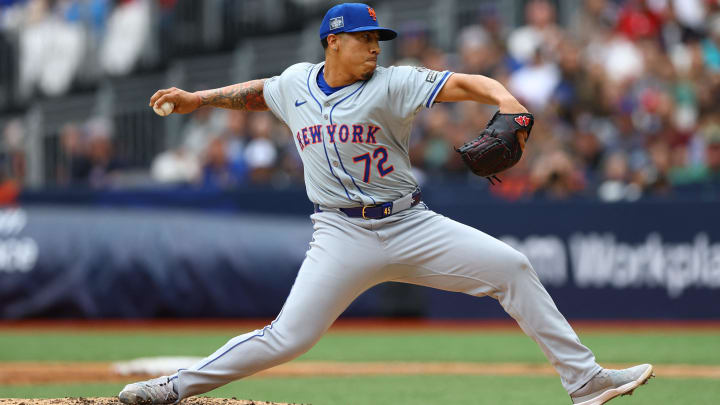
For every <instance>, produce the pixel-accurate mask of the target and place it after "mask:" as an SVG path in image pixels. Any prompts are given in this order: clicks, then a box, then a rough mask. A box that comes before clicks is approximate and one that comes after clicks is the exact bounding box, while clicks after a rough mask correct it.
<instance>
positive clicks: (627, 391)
mask: <svg viewBox="0 0 720 405" xmlns="http://www.w3.org/2000/svg"><path fill="white" fill-rule="evenodd" d="M648 365H649V366H650V367H648V369H647V370H645V372H644V373H642V375H641V376H640V378H638V379H637V380H635V381H631V382H629V383H627V384H625V385H621V386H619V387H617V388H612V389H609V390H607V391H605V392H603V393H602V394H600V395H598V396H597V397H595V398H593V399H591V400H589V401H585V402H580V403H577V404H575V405H602V404H604V403H606V402H608V401H610V400H611V399H613V398H617V397H618V396H623V395H632V393H633V391H635V388H637V387H639V386H641V385H643V384H647V382H648V380H650V379H651V378H653V377H655V374H653V366H652V364H648Z"/></svg>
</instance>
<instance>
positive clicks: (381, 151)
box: [353, 146, 395, 183]
mask: <svg viewBox="0 0 720 405" xmlns="http://www.w3.org/2000/svg"><path fill="white" fill-rule="evenodd" d="M387 159H388V152H387V149H385V147H384V146H379V147H377V148H375V150H373V151H372V153H371V152H368V153H363V154H362V155H358V156H355V157H354V158H353V162H355V163H356V164H358V163H365V171H364V172H363V181H364V182H365V183H369V182H370V172H371V171H372V170H371V169H372V167H373V163H375V165H374V166H375V167H376V168H377V171H378V174H379V175H380V177H385V176H386V175H388V174H389V173H391V172H392V171H393V170H395V167H393V165H390V166H387V167H386V166H385V164H386V163H387Z"/></svg>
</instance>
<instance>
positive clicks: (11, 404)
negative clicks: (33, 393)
mask: <svg viewBox="0 0 720 405" xmlns="http://www.w3.org/2000/svg"><path fill="white" fill-rule="evenodd" d="M182 403H183V404H185V405H300V404H286V403H279V402H265V401H252V400H239V399H235V398H232V399H228V398H208V397H192V398H188V399H184V400H183V402H182ZM0 405H121V403H120V401H118V399H117V398H82V397H80V398H44V399H26V398H0Z"/></svg>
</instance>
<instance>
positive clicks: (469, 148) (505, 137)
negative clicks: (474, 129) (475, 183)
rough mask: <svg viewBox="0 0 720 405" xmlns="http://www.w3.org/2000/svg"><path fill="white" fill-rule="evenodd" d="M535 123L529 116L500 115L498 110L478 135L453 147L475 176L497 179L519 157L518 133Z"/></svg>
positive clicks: (520, 151) (520, 154) (526, 114)
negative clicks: (463, 143)
mask: <svg viewBox="0 0 720 405" xmlns="http://www.w3.org/2000/svg"><path fill="white" fill-rule="evenodd" d="M534 122H535V120H534V118H533V116H532V114H529V113H522V114H501V113H500V111H498V112H496V113H495V115H493V117H492V118H491V119H490V122H488V125H487V127H486V128H485V129H484V130H483V131H482V132H481V133H480V136H478V137H477V138H475V139H473V140H472V141H470V142H468V143H466V144H465V145H463V146H461V147H459V148H456V149H455V150H456V151H457V152H458V153H460V156H461V157H462V159H463V161H464V162H465V164H466V165H467V166H468V167H469V168H470V170H472V172H473V173H475V174H477V175H478V176H482V177H486V178H487V179H488V180H490V183H493V181H492V179H493V178H495V179H496V180H498V181H499V180H500V179H498V178H497V177H496V174H498V173H500V172H502V171H503V170H506V169H509V168H511V167H512V166H514V165H515V163H517V162H518V161H519V160H520V157H522V148H520V141H518V134H517V133H518V132H519V131H522V130H525V131H527V134H528V137H529V136H530V130H531V129H532V126H533V123H534Z"/></svg>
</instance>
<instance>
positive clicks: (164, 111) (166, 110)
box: [153, 101, 175, 117]
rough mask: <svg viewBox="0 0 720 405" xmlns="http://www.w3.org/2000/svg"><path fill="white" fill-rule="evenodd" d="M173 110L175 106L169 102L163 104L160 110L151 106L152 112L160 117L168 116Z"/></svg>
mask: <svg viewBox="0 0 720 405" xmlns="http://www.w3.org/2000/svg"><path fill="white" fill-rule="evenodd" d="M174 108H175V104H174V103H171V102H169V101H166V102H164V103H163V105H161V106H160V108H158V107H156V106H153V110H154V111H155V114H157V115H159V116H161V117H164V116H166V115H170V113H171V112H173V109H174Z"/></svg>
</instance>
